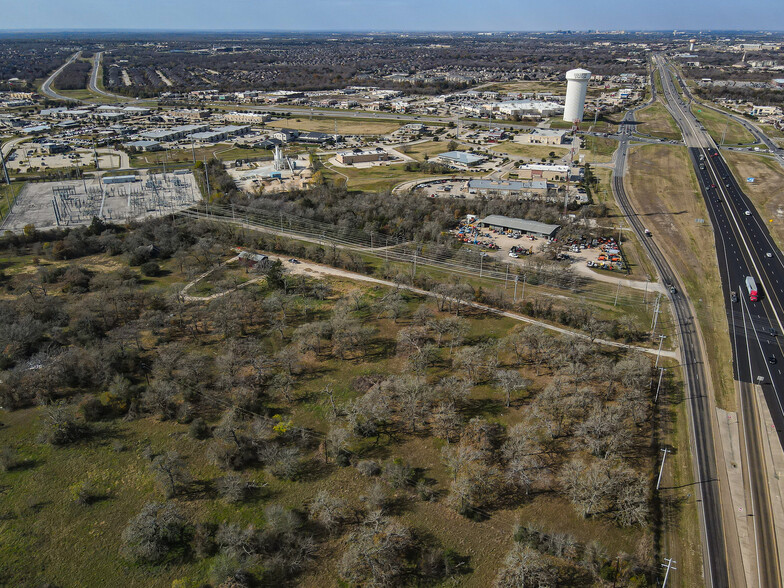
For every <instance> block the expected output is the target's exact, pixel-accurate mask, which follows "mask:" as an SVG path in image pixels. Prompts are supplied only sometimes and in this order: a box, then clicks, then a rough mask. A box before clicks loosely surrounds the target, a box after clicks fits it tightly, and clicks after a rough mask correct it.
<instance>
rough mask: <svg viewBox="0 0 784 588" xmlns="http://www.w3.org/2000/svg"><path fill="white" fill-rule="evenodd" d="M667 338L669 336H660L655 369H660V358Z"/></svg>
mask: <svg viewBox="0 0 784 588" xmlns="http://www.w3.org/2000/svg"><path fill="white" fill-rule="evenodd" d="M666 338H667V335H659V350H658V351H657V352H656V365H654V367H659V357H660V356H661V348H662V343H664V340H665V339H666Z"/></svg>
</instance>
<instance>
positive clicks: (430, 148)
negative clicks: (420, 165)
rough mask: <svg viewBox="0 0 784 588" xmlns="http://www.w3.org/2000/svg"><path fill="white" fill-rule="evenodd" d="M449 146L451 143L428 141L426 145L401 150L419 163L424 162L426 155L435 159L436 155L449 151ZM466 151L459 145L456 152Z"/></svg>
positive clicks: (411, 146) (409, 146)
mask: <svg viewBox="0 0 784 588" xmlns="http://www.w3.org/2000/svg"><path fill="white" fill-rule="evenodd" d="M448 144H449V141H427V142H425V143H416V144H414V145H406V146H405V148H404V149H405V150H403V149H399V150H401V151H403V152H404V153H405V154H406V155H408V156H409V157H412V158H414V159H416V160H417V161H424V160H425V155H427V157H428V158H429V159H433V157H435V156H436V155H438V154H440V153H444V152H446V151H448V150H449V148H448V147H447V145H448ZM465 149H466V148H465V146H463V145H458V146H457V149H456V151H465Z"/></svg>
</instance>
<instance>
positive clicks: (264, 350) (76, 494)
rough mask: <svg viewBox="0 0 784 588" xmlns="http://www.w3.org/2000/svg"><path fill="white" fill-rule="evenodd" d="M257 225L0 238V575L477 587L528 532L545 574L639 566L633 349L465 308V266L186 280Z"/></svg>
mask: <svg viewBox="0 0 784 588" xmlns="http://www.w3.org/2000/svg"><path fill="white" fill-rule="evenodd" d="M275 241H276V238H275V237H271V238H270V239H264V240H263V241H262V239H261V238H260V237H259V236H258V235H252V234H248V233H247V232H246V231H242V232H230V231H224V230H222V229H221V228H220V227H219V226H215V225H209V224H202V223H193V222H177V223H173V222H172V221H171V220H169V219H159V220H155V221H148V222H146V223H143V224H142V225H141V226H139V227H138V228H136V229H135V230H132V231H131V230H126V229H121V228H119V227H112V226H110V225H104V224H103V223H100V222H99V221H95V222H94V223H93V225H92V226H91V227H89V228H86V229H77V230H74V231H70V232H69V231H52V232H50V233H44V234H39V233H37V232H35V231H34V230H33V231H30V234H29V235H28V236H27V237H13V238H11V237H5V238H3V240H0V250H2V251H3V252H4V254H3V257H4V260H3V261H4V272H5V273H4V278H3V281H2V287H3V288H4V290H5V295H6V296H5V297H4V299H3V301H2V304H0V312H2V313H3V317H4V319H3V320H4V324H6V327H7V328H6V330H5V331H3V333H2V334H0V337H2V341H0V343H2V346H1V348H2V349H3V352H2V356H0V357H1V358H2V361H3V368H4V371H3V373H2V379H1V380H2V381H1V382H0V403H2V405H3V406H4V407H5V408H6V412H4V414H3V424H4V426H3V427H2V428H0V455H1V456H2V462H1V465H2V468H3V473H2V476H3V484H4V500H3V503H2V506H0V514H2V515H3V516H2V518H1V519H0V533H2V535H3V537H4V541H3V542H2V543H0V559H2V561H3V562H4V563H5V566H4V581H7V582H8V583H10V584H13V585H30V584H33V585H34V584H41V583H46V582H48V583H54V584H66V583H69V582H72V581H74V579H77V580H78V582H79V583H80V584H83V585H98V584H101V585H120V584H122V585H124V586H172V585H173V584H174V585H181V586H199V585H202V584H204V583H209V584H210V585H213V586H218V585H221V584H222V583H223V582H224V581H226V580H227V578H228V577H230V576H231V577H233V578H235V579H236V578H237V577H240V578H248V579H249V581H251V582H257V583H258V584H261V585H265V584H266V585H286V584H295V583H296V584H304V585H319V586H322V585H334V584H336V583H338V582H340V581H343V582H348V583H353V584H362V585H369V584H372V583H375V584H382V583H386V584H395V585H422V584H423V583H430V584H444V583H450V582H458V583H471V584H474V585H482V586H486V585H489V584H491V583H492V582H493V581H494V579H495V578H496V576H498V575H499V573H500V574H501V577H502V578H506V577H509V575H510V574H511V575H516V574H520V573H523V574H525V573H527V572H526V569H527V568H526V567H525V566H526V565H528V564H527V563H525V562H521V561H519V560H518V559H517V558H516V557H515V555H514V554H515V553H517V552H518V551H520V550H524V551H525V552H526V553H528V554H530V555H531V556H532V558H533V559H535V560H537V561H538V560H541V561H544V562H547V564H548V565H547V566H546V569H547V574H548V575H549V576H548V577H551V578H553V580H554V581H559V582H561V583H563V582H564V581H566V582H570V583H571V582H574V581H575V580H574V579H575V578H579V579H580V580H579V581H580V583H581V584H584V585H590V584H594V583H597V582H601V581H602V580H601V578H611V579H613V580H615V581H617V582H619V583H622V584H627V585H629V584H633V585H636V586H653V585H655V582H656V578H657V576H658V574H659V568H658V566H657V561H656V559H655V557H656V546H655V543H654V540H653V533H654V528H653V522H652V521H655V520H658V518H657V517H655V516H653V513H651V503H650V479H651V476H652V475H653V474H652V472H653V466H654V463H655V461H654V460H655V457H654V453H655V449H656V448H655V447H654V448H652V446H651V435H652V429H651V422H652V420H651V418H650V417H651V415H652V414H653V413H652V410H653V406H652V402H651V394H652V390H651V388H650V380H651V376H652V370H651V360H650V358H648V357H643V356H640V355H637V354H634V353H626V352H624V351H622V350H618V349H606V348H602V347H601V346H599V345H595V344H592V343H590V342H589V341H588V340H581V339H575V338H573V337H570V336H560V335H559V336H555V335H552V334H549V333H547V332H545V331H544V330H542V329H540V328H538V327H530V326H529V327H526V326H524V325H519V324H516V323H515V321H512V320H511V319H509V318H505V317H501V316H498V315H495V314H492V313H486V312H484V311H481V310H479V309H476V308H473V307H471V306H469V305H468V304H467V302H469V301H471V300H473V299H476V298H479V299H482V296H485V295H490V294H491V292H490V291H488V292H487V293H486V294H482V293H481V292H477V291H476V290H474V289H473V288H472V287H471V286H469V285H468V284H465V283H463V282H460V281H451V282H449V283H444V284H443V285H442V286H441V287H440V289H436V293H437V294H438V296H437V297H436V298H427V297H424V296H420V295H417V294H412V293H409V292H406V291H405V290H398V289H396V288H393V287H386V286H382V285H378V284H367V285H358V283H356V282H352V281H347V280H345V279H339V278H334V279H333V278H326V279H314V278H312V277H309V275H308V274H309V273H310V272H309V271H307V268H302V270H300V266H296V265H290V264H287V265H286V266H285V267H284V266H282V265H281V264H279V263H278V262H275V263H272V264H271V265H269V266H267V267H266V268H262V269H261V271H258V270H255V269H250V268H249V269H248V270H247V271H246V270H244V269H240V268H232V269H230V270H226V273H225V274H224V278H225V277H226V276H230V275H237V276H240V277H242V278H246V277H248V276H251V275H253V274H256V275H259V276H261V275H264V276H265V277H266V279H265V280H264V281H262V282H259V283H257V284H253V285H248V286H247V287H245V288H242V289H240V290H237V291H236V292H232V293H229V294H226V295H225V296H219V297H216V298H214V299H213V300H211V301H209V302H208V303H190V304H188V303H185V302H184V301H183V300H182V297H181V296H179V292H180V291H181V288H182V284H183V283H185V282H186V281H189V280H190V279H191V278H190V276H194V275H200V274H202V273H203V272H205V271H209V270H210V269H213V268H216V267H218V265H219V264H220V263H221V261H222V260H225V259H226V257H227V255H229V254H227V251H228V245H229V244H241V245H244V246H248V245H250V244H258V245H262V244H263V245H264V246H274V243H275ZM153 242H154V243H155V244H156V249H155V250H154V253H153V249H152V248H150V247H148V245H150V244H151V243H153ZM44 244H46V246H44ZM311 247H312V248H313V254H314V255H315V254H316V252H318V251H320V252H321V255H323V256H324V260H323V261H325V262H331V263H333V264H336V265H341V264H343V263H355V261H352V260H351V259H350V257H349V256H348V255H346V254H344V253H343V252H340V251H334V250H332V251H330V250H329V249H328V248H327V249H325V248H323V247H320V246H311ZM11 249H13V251H12V250H11ZM39 252H40V256H39V255H37V253H39ZM153 259H154V261H153ZM151 262H153V263H154V264H156V265H157V269H155V271H151V270H152V269H153V268H152V266H151V265H150V263H151ZM137 268H142V269H143V272H142V273H143V274H148V275H140V274H139V273H138V270H137ZM153 274H154V275H153ZM217 275H218V274H216V276H217ZM210 279H213V280H214V281H216V282H217V281H219V280H218V278H215V277H213V278H209V279H208V281H209V280H210ZM401 279H402V278H401ZM31 291H36V292H41V293H42V294H43V292H44V291H45V292H46V296H43V295H41V296H40V297H37V298H32V299H31V300H28V299H30V296H29V295H28V294H20V293H22V292H31ZM535 304H537V303H536V302H535V301H532V305H535ZM99 309H102V310H99ZM568 312H569V314H570V320H571V321H573V322H574V323H575V324H577V323H579V324H585V325H588V326H589V328H592V329H593V328H597V330H596V332H597V333H598V332H599V330H598V326H599V323H600V322H601V321H598V322H597V319H596V316H595V315H594V313H593V312H592V310H591V309H590V307H588V306H587V305H572V307H571V308H570V309H569V310H568ZM32 313H36V316H38V317H40V318H39V319H32ZM36 321H37V322H36ZM591 325H593V326H591ZM605 327H606V326H605ZM54 335H56V337H57V338H56V339H55V338H54ZM31 360H32V361H35V362H38V365H40V367H39V368H38V369H36V370H29V369H27V365H28V364H29V362H30V361H31ZM76 365H78V366H79V369H78V370H74V366H76ZM608 368H609V369H608ZM44 404H46V406H43V405H44ZM588 480H593V481H594V483H593V484H588ZM558 545H565V546H566V548H560V547H557V546H558ZM371 546H372V557H373V558H374V561H375V562H376V564H377V566H368V565H367V560H366V558H365V557H364V556H366V555H367V554H368V553H369V550H370V548H371ZM507 552H508V553H509V554H511V555H507ZM461 562H464V563H463V564H461ZM467 562H470V565H467ZM232 581H233V580H232Z"/></svg>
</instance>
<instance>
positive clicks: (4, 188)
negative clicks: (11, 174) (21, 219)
mask: <svg viewBox="0 0 784 588" xmlns="http://www.w3.org/2000/svg"><path fill="white" fill-rule="evenodd" d="M24 185H25V183H24V182H11V185H10V186H8V185H6V184H5V182H4V181H3V180H0V218H5V216H6V215H7V214H8V209H9V204H11V205H13V203H14V202H15V201H16V197H17V196H19V192H21V191H22V188H23V187H24Z"/></svg>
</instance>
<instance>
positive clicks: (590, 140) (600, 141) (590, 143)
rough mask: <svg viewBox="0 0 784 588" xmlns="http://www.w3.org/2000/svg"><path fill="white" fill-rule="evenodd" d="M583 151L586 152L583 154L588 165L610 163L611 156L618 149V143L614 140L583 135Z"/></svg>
mask: <svg viewBox="0 0 784 588" xmlns="http://www.w3.org/2000/svg"><path fill="white" fill-rule="evenodd" d="M582 140H583V142H584V145H585V149H586V150H587V151H588V152H587V153H584V155H585V160H586V161H588V162H589V163H599V162H607V161H612V155H613V153H615V150H616V149H617V148H618V142H617V141H615V140H614V139H608V138H606V137H595V136H593V135H585V136H583V137H582Z"/></svg>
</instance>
